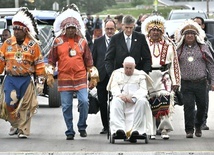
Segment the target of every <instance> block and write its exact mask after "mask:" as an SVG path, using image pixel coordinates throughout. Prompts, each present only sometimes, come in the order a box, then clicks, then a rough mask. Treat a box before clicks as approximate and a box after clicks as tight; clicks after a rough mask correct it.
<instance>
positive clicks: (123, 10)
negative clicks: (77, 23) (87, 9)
mask: <svg viewBox="0 0 214 155" xmlns="http://www.w3.org/2000/svg"><path fill="white" fill-rule="evenodd" d="M179 8H181V7H165V6H158V8H157V10H158V12H159V13H161V15H162V16H163V17H165V18H167V17H168V14H169V12H170V11H171V10H172V9H179ZM153 11H154V6H153V5H150V6H142V8H136V7H131V5H130V4H127V5H125V4H123V5H121V4H118V5H115V6H113V7H112V8H109V9H107V10H105V11H102V12H99V13H97V14H99V15H113V16H114V15H118V14H124V15H126V14H130V15H132V16H134V17H135V18H136V19H137V18H138V16H139V15H140V14H150V13H152V12H153Z"/></svg>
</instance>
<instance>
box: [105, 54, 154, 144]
mask: <svg viewBox="0 0 214 155" xmlns="http://www.w3.org/2000/svg"><path fill="white" fill-rule="evenodd" d="M148 85H152V80H151V78H150V77H149V76H148V75H147V74H146V73H145V72H144V71H139V70H137V69H135V60H134V58H132V57H130V56H129V57H126V58H125V59H124V61H123V68H120V69H117V70H115V71H114V72H113V73H112V75H111V77H110V80H109V83H108V85H107V90H108V91H110V92H111V93H112V95H113V100H112V102H111V105H110V131H111V134H113V136H114V137H117V139H120V138H121V139H129V141H130V142H137V140H136V139H135V138H134V137H136V136H139V135H142V136H146V135H150V133H151V129H152V113H151V108H150V106H149V102H148V101H147V98H146V97H147V94H148V89H147V86H148Z"/></svg>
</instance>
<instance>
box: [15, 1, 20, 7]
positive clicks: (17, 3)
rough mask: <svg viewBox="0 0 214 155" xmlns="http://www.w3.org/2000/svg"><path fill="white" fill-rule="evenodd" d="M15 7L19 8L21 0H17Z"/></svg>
mask: <svg viewBox="0 0 214 155" xmlns="http://www.w3.org/2000/svg"><path fill="white" fill-rule="evenodd" d="M15 8H19V0H15Z"/></svg>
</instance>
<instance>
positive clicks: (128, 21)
mask: <svg viewBox="0 0 214 155" xmlns="http://www.w3.org/2000/svg"><path fill="white" fill-rule="evenodd" d="M135 21H136V19H135V18H134V17H133V16H131V15H126V16H124V17H123V20H122V24H127V25H129V24H133V23H135Z"/></svg>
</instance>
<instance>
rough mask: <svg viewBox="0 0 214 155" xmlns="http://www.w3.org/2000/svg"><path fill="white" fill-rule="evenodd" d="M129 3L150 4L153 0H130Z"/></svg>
mask: <svg viewBox="0 0 214 155" xmlns="http://www.w3.org/2000/svg"><path fill="white" fill-rule="evenodd" d="M131 4H132V6H137V5H152V4H153V0H132V2H131Z"/></svg>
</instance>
